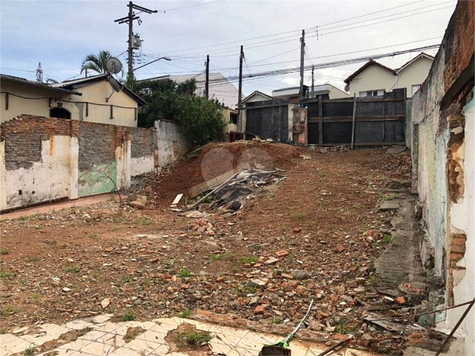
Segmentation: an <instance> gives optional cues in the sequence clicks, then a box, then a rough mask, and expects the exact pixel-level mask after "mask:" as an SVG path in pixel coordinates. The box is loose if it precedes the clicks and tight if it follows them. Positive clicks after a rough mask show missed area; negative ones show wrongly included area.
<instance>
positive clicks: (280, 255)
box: [275, 250, 289, 257]
mask: <svg viewBox="0 0 475 356" xmlns="http://www.w3.org/2000/svg"><path fill="white" fill-rule="evenodd" d="M275 254H276V256H277V257H286V256H288V255H289V251H286V250H280V251H277V252H276V253H275Z"/></svg>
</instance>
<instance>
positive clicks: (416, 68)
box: [345, 53, 434, 98]
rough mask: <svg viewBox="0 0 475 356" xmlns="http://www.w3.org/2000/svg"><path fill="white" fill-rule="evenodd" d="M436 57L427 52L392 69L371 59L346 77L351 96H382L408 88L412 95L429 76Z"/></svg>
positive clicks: (407, 91) (407, 93)
mask: <svg viewBox="0 0 475 356" xmlns="http://www.w3.org/2000/svg"><path fill="white" fill-rule="evenodd" d="M433 60H434V58H433V57H432V56H430V55H428V54H426V53H420V54H419V55H418V56H416V57H415V58H413V59H412V60H410V61H409V62H407V63H405V64H404V65H403V66H402V67H400V68H398V69H392V68H389V67H386V66H384V65H382V64H381V63H378V62H376V61H374V60H370V61H369V62H367V63H365V64H364V65H363V66H362V67H361V68H359V69H358V70H357V71H355V72H354V73H353V74H351V75H350V76H349V77H348V78H346V79H345V83H346V88H347V89H348V91H349V93H350V96H354V95H355V94H356V96H359V97H371V96H375V97H381V96H383V95H384V93H387V92H390V91H392V90H394V89H402V88H405V89H406V96H407V97H408V98H410V97H412V96H413V95H414V93H416V92H417V90H419V88H420V86H421V84H422V83H423V82H424V80H425V79H426V78H427V75H428V73H429V69H430V67H431V65H432V62H433Z"/></svg>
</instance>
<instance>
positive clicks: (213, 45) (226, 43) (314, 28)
mask: <svg viewBox="0 0 475 356" xmlns="http://www.w3.org/2000/svg"><path fill="white" fill-rule="evenodd" d="M419 2H422V1H417V2H415V3H410V4H404V5H399V6H394V7H390V8H388V9H384V10H379V11H375V12H371V13H368V14H364V15H360V16H354V17H350V18H347V19H343V20H339V21H335V22H331V23H327V24H323V25H318V26H312V27H307V28H305V30H308V31H315V34H316V27H318V28H319V29H320V28H321V27H325V26H328V25H331V24H336V23H342V22H346V21H349V20H353V19H356V18H362V17H366V16H370V15H374V14H378V13H382V12H386V11H390V10H394V9H397V8H401V7H404V6H412V5H414V4H417V3H419ZM445 3H448V2H444V3H439V4H436V5H429V6H427V8H430V7H434V6H440V5H442V4H445ZM420 9H424V8H418V9H416V10H420ZM395 15H397V14H393V15H390V16H395ZM373 20H377V19H372V20H365V21H361V22H355V23H352V24H350V25H354V24H358V23H363V22H368V21H373ZM344 26H348V25H344ZM326 30H329V29H323V30H322V31H326ZM300 31H301V30H291V31H285V32H279V33H275V34H269V35H263V36H257V37H252V38H247V39H242V40H234V41H229V42H223V43H219V44H211V45H206V46H199V47H193V48H187V49H181V50H175V51H171V52H167V55H169V54H171V53H179V52H187V53H193V51H194V50H197V49H204V48H212V47H222V46H226V45H229V44H236V43H244V42H249V41H255V40H259V39H262V38H269V37H278V36H282V35H287V34H289V33H295V34H294V35H292V36H290V37H295V36H298V35H299V33H300ZM327 34H329V33H327ZM286 38H289V36H286V37H281V38H275V39H272V40H267V41H264V42H265V43H269V42H273V41H280V40H282V39H286ZM261 42H262V41H260V42H256V43H252V44H246V48H250V47H249V45H255V44H259V43H261ZM223 50H224V49H222V48H221V49H218V51H221V52H222V51H223ZM208 52H209V51H208ZM194 54H195V55H196V54H198V53H196V52H194ZM200 54H201V53H200ZM160 55H163V54H160Z"/></svg>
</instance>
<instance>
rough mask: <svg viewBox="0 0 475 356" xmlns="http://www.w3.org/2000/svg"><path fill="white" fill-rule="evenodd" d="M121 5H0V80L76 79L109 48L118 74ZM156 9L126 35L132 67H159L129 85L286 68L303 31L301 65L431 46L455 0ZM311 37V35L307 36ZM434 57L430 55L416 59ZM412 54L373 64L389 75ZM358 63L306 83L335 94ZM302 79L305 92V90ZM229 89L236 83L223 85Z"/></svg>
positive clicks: (264, 87) (122, 44) (185, 4)
mask: <svg viewBox="0 0 475 356" xmlns="http://www.w3.org/2000/svg"><path fill="white" fill-rule="evenodd" d="M127 3H128V1H122V0H120V1H112V0H110V1H87V0H83V1H68V0H62V1H43V0H37V1H34V0H30V1H22V0H16V1H4V0H1V1H0V14H1V18H0V20H1V34H0V36H1V37H0V50H1V53H0V55H1V56H0V72H1V73H3V74H9V75H14V76H18V77H22V78H26V79H30V80H35V79H36V74H35V70H36V68H37V66H38V63H39V62H41V66H42V69H43V72H44V74H43V76H44V79H45V80H46V79H47V78H52V79H54V80H57V81H64V80H66V79H71V78H79V77H82V75H80V67H81V63H82V61H83V59H84V57H85V56H86V55H88V54H91V53H92V54H97V53H98V52H99V51H100V50H109V51H110V52H111V54H112V55H114V56H117V57H118V58H119V59H120V60H121V61H122V63H123V64H124V67H126V53H125V51H126V50H127V43H126V41H127V34H128V28H127V25H126V24H121V25H119V24H117V23H115V22H114V20H115V19H118V18H121V17H124V16H126V15H127V11H128V7H127ZM135 3H136V4H137V5H140V6H143V7H147V8H149V9H153V10H158V12H157V13H154V14H146V13H141V14H139V16H140V19H141V24H140V25H139V24H138V23H137V22H136V21H135V22H134V32H136V33H139V34H140V36H141V38H142V39H143V43H142V48H141V50H140V51H136V57H137V58H136V62H135V66H136V67H138V66H140V65H142V64H145V63H147V62H150V61H152V60H154V59H156V58H159V57H161V56H167V57H169V58H170V59H171V61H164V60H160V61H157V62H155V63H153V64H150V65H147V66H145V67H144V68H142V69H139V70H137V71H136V72H135V75H136V77H137V79H145V78H149V77H154V76H160V75H166V74H198V73H201V72H203V71H204V70H205V67H204V62H205V60H206V55H207V54H209V55H210V71H211V72H221V73H222V74H223V75H224V76H225V77H228V76H235V75H237V74H238V65H239V51H240V45H241V44H242V45H243V46H244V55H245V60H244V66H243V74H244V75H249V74H255V73H259V72H263V71H269V70H278V69H286V68H295V67H298V66H299V63H300V36H301V30H302V29H305V31H306V35H305V37H306V40H305V43H306V46H305V65H318V64H322V63H327V62H332V61H338V60H344V59H353V58H357V57H365V56H371V55H377V54H381V53H392V52H394V51H398V50H404V49H410V48H416V47H421V46H426V45H432V44H438V43H440V42H441V40H442V37H443V35H444V32H445V29H446V27H447V24H448V21H449V19H450V16H451V15H452V13H453V11H454V9H455V5H456V1H455V0H451V1H447V0H422V1H421V0H410V1H409V0H404V1H403V0H401V1H380V0H379V1H377V0H345V1H335V0H331V1H329V0H327V1H323V0H315V1H295V0H267V1H266V0H259V1H245V0H235V1H233V0H206V1H204V0H199V1H176V0H175V1H144V0H136V2H135ZM317 30H318V36H317ZM425 52H426V53H428V54H431V55H435V53H436V52H437V50H428V51H425ZM417 54H418V53H410V54H404V55H400V56H395V57H389V58H383V59H378V62H380V63H382V64H384V65H386V66H388V67H390V68H398V67H400V66H401V65H403V64H404V63H405V62H407V61H408V60H410V59H412V58H413V57H415V56H416V55H417ZM363 64H364V62H361V63H357V64H351V65H345V66H337V67H332V68H325V69H318V70H316V71H315V84H324V83H330V84H333V85H335V86H337V87H339V88H341V89H344V86H345V83H344V82H343V80H344V79H345V78H346V77H348V76H349V75H350V74H351V73H353V72H354V71H355V70H357V69H358V68H359V67H360V66H362V65H363ZM310 81H311V74H310V71H307V72H306V73H305V84H308V85H310ZM233 84H235V85H236V87H237V81H233ZM298 85H299V74H298V73H293V74H287V75H281V76H272V77H265V78H259V79H257V78H253V79H251V80H250V79H245V80H244V81H243V94H244V95H248V94H250V93H251V92H253V91H254V90H260V91H262V92H264V93H267V94H270V93H271V92H272V90H275V89H280V88H285V87H289V86H298Z"/></svg>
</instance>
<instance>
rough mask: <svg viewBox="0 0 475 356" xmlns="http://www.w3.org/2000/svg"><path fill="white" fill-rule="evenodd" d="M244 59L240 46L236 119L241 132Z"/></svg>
mask: <svg viewBox="0 0 475 356" xmlns="http://www.w3.org/2000/svg"><path fill="white" fill-rule="evenodd" d="M243 59H244V46H243V45H241V53H240V54H239V94H238V95H239V96H238V117H239V128H240V131H241V132H243V131H244V130H243V127H242V60H243Z"/></svg>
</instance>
